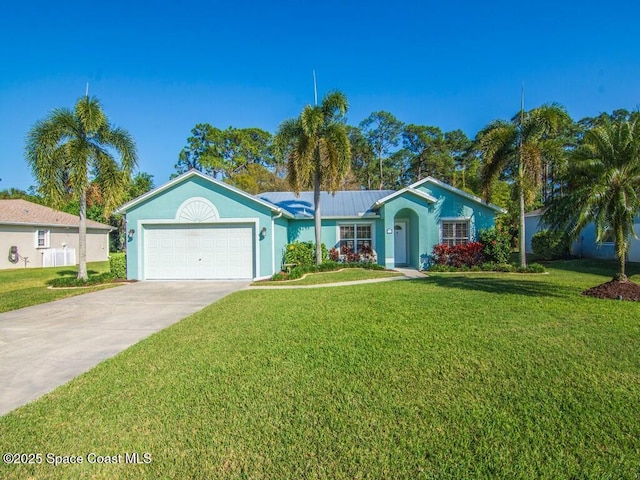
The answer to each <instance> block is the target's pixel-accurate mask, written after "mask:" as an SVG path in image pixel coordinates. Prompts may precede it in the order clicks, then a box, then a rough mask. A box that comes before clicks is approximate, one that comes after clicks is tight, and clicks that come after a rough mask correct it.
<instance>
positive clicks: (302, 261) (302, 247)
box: [284, 242, 329, 266]
mask: <svg viewBox="0 0 640 480" xmlns="http://www.w3.org/2000/svg"><path fill="white" fill-rule="evenodd" d="M321 248H322V261H323V262H324V261H326V260H328V259H329V253H328V252H327V247H326V246H325V244H324V243H323V244H322V246H321ZM284 263H292V264H295V265H297V266H310V265H315V264H316V244H315V243H313V242H292V243H290V244H288V245H287V247H286V249H285V252H284Z"/></svg>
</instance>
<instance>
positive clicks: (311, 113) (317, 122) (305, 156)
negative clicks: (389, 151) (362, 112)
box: [274, 92, 351, 264]
mask: <svg viewBox="0 0 640 480" xmlns="http://www.w3.org/2000/svg"><path fill="white" fill-rule="evenodd" d="M347 108H348V105H347V99H346V97H345V96H344V94H342V93H341V92H331V93H328V94H327V95H326V96H325V97H324V99H323V100H322V103H321V104H320V105H316V106H313V107H312V106H311V105H307V106H306V107H304V109H303V110H302V113H300V116H299V117H298V118H294V119H289V120H285V121H284V122H283V123H282V124H281V125H280V126H279V127H278V132H277V133H276V136H275V139H274V145H275V148H276V152H277V155H278V156H279V157H280V158H282V159H285V160H286V162H287V180H288V182H289V185H290V186H291V188H292V189H293V191H294V192H295V193H296V195H298V194H299V193H300V191H301V190H303V189H304V188H309V187H311V186H312V185H313V202H314V220H315V236H316V263H317V264H320V263H322V247H321V245H322V230H321V218H322V217H321V213H320V190H321V189H324V190H327V191H329V192H331V193H335V192H336V190H338V188H340V182H341V181H342V179H343V178H344V176H345V175H346V173H347V172H348V170H349V163H350V161H351V146H350V144H349V137H348V136H347V129H346V126H345V124H344V114H345V113H346V112H347Z"/></svg>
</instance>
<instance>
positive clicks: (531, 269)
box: [517, 263, 547, 273]
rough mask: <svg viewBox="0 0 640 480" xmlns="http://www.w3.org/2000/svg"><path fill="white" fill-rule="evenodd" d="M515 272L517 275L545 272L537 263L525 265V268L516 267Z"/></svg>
mask: <svg viewBox="0 0 640 480" xmlns="http://www.w3.org/2000/svg"><path fill="white" fill-rule="evenodd" d="M517 271H518V272H519V273H544V272H546V271H547V270H546V269H545V268H544V267H543V266H542V265H540V264H539V263H531V264H529V265H527V266H526V267H525V268H522V267H518V270H517Z"/></svg>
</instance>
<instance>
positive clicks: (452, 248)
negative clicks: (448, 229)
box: [433, 242, 484, 268]
mask: <svg viewBox="0 0 640 480" xmlns="http://www.w3.org/2000/svg"><path fill="white" fill-rule="evenodd" d="M483 248H484V245H483V244H482V243H480V242H469V243H464V244H460V245H447V244H444V243H441V244H439V245H436V246H434V247H433V261H434V263H435V264H436V265H449V266H451V267H456V268H460V267H475V266H479V265H481V264H482V262H483V261H484V255H483V254H482V249H483Z"/></svg>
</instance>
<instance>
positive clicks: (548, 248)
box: [531, 230, 570, 260]
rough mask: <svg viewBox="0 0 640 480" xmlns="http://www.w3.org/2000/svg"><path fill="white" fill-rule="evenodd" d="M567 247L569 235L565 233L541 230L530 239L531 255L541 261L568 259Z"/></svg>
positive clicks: (568, 245)
mask: <svg viewBox="0 0 640 480" xmlns="http://www.w3.org/2000/svg"><path fill="white" fill-rule="evenodd" d="M569 247H570V242H569V235H567V233H566V232H554V231H551V230H541V231H539V232H537V233H536V234H535V235H534V236H533V237H532V238H531V248H532V250H533V253H534V254H535V255H536V256H537V257H538V258H540V259H542V260H559V259H561V258H568V257H569Z"/></svg>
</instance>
